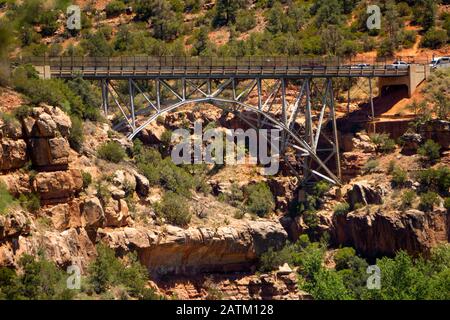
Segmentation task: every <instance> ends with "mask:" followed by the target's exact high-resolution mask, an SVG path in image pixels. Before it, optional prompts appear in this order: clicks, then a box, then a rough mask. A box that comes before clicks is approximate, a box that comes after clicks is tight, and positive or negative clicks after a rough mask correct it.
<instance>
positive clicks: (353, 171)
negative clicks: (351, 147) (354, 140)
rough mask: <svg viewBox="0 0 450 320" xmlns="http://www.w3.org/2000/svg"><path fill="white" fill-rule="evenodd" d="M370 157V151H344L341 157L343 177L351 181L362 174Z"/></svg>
mask: <svg viewBox="0 0 450 320" xmlns="http://www.w3.org/2000/svg"><path fill="white" fill-rule="evenodd" d="M369 158H370V153H364V152H361V151H352V152H344V153H342V157H341V172H342V179H343V180H344V181H349V180H351V179H352V178H354V177H356V176H358V175H360V174H361V172H362V170H363V168H364V165H365V164H366V163H367V161H368V160H369Z"/></svg>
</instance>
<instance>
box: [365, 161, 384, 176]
mask: <svg viewBox="0 0 450 320" xmlns="http://www.w3.org/2000/svg"><path fill="white" fill-rule="evenodd" d="M379 164H380V162H379V161H378V160H375V159H372V160H369V161H367V162H366V164H365V165H364V167H363V170H364V172H368V173H372V172H375V171H376V169H377V168H378V166H379Z"/></svg>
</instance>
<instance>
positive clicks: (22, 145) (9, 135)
mask: <svg viewBox="0 0 450 320" xmlns="http://www.w3.org/2000/svg"><path fill="white" fill-rule="evenodd" d="M27 161H28V157H27V144H26V142H25V140H23V139H22V128H21V125H20V123H19V121H17V120H16V119H14V118H11V119H8V120H3V119H1V118H0V171H9V170H15V169H19V168H21V167H23V166H24V165H25V163H26V162H27Z"/></svg>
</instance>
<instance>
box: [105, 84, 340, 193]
mask: <svg viewBox="0 0 450 320" xmlns="http://www.w3.org/2000/svg"><path fill="white" fill-rule="evenodd" d="M119 81H123V80H114V81H113V80H101V88H102V98H103V104H102V106H103V109H104V112H105V114H107V113H108V112H110V111H111V109H112V108H111V106H110V102H112V106H114V107H116V108H115V110H116V112H115V113H114V114H113V115H114V116H115V117H116V121H117V120H120V119H121V118H122V121H120V122H119V123H118V124H117V125H116V126H115V127H114V128H115V129H117V130H128V133H129V134H128V138H129V139H130V140H131V139H133V138H134V137H136V136H137V135H138V134H139V133H140V132H141V131H142V130H143V129H144V128H145V127H147V126H148V125H149V124H151V123H152V122H153V121H155V120H156V119H157V118H158V117H159V116H163V115H165V114H167V113H169V112H171V111H175V110H177V109H179V108H181V107H183V106H186V105H193V104H198V103H208V104H213V105H216V106H217V107H219V108H222V109H224V110H226V111H232V112H233V113H235V114H236V115H237V116H239V117H240V118H241V119H242V121H243V122H244V123H245V124H246V125H248V127H252V128H255V129H279V130H281V134H280V140H281V144H280V153H281V154H280V156H281V157H282V158H283V159H284V161H285V164H287V165H288V167H289V168H290V169H291V170H292V171H293V172H294V173H295V174H296V175H297V176H298V177H299V178H300V179H301V181H302V184H304V185H305V184H308V183H312V182H313V181H314V180H319V179H325V180H327V181H329V182H331V183H334V184H340V176H341V173H340V159H339V143H338V131H337V127H336V113H335V109H334V98H333V82H332V79H331V78H321V79H319V78H312V77H306V78H299V79H296V80H294V81H293V80H292V79H287V78H283V77H280V78H274V79H263V78H249V79H237V78H234V77H230V78H225V79H212V78H207V79H206V78H205V79H190V78H188V77H180V78H172V79H158V78H154V79H145V80H142V79H136V78H129V79H128V80H127V83H126V86H121V88H122V90H118V84H119V83H118V82H119ZM124 88H127V89H128V93H124V90H123V89H124ZM293 90H295V92H296V93H295V94H294V95H292V91H293ZM288 93H290V94H288ZM138 97H140V99H139V100H136V98H138ZM137 101H139V104H136V103H137ZM142 102H144V103H142ZM325 126H327V127H326V129H325ZM127 128H128V129H127ZM332 159H334V160H335V161H336V164H335V165H333V166H331V167H329V166H328V163H329V161H330V160H332Z"/></svg>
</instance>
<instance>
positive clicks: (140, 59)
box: [19, 56, 424, 78]
mask: <svg viewBox="0 0 450 320" xmlns="http://www.w3.org/2000/svg"><path fill="white" fill-rule="evenodd" d="M395 60H396V59H384V58H383V59H376V58H374V59H365V60H357V59H343V58H340V57H333V58H309V57H301V56H297V57H291V56H289V57H262V56H251V57H241V58H236V57H233V58H230V57H187V56H186V57H184V56H183V57H174V56H161V57H154V56H132V57H129V56H119V57H74V56H69V57H63V56H61V57H27V58H23V59H20V60H19V63H30V64H32V65H34V66H50V69H51V75H52V77H62V78H65V77H73V76H75V75H76V74H81V75H82V76H84V77H91V78H102V77H123V76H127V77H129V76H143V77H144V76H150V77H152V76H158V75H161V76H174V77H177V76H181V75H186V76H231V75H237V76H239V75H242V76H243V75H265V76H270V75H286V76H338V77H339V76H342V77H345V76H347V77H348V76H350V77H351V76H365V77H370V76H403V75H406V74H408V72H409V71H408V69H407V68H405V69H401V68H400V69H398V68H394V67H392V63H393V62H394V61H395ZM405 61H406V59H405ZM408 61H409V63H419V61H414V62H412V61H411V59H409V60H408ZM420 62H422V63H421V64H423V62H424V61H420Z"/></svg>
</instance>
